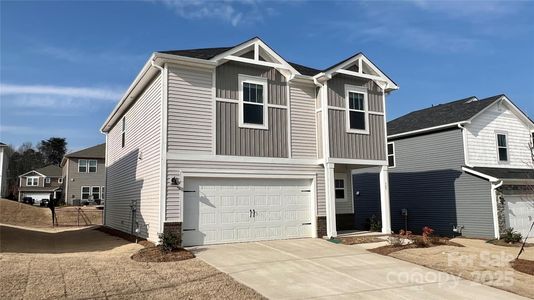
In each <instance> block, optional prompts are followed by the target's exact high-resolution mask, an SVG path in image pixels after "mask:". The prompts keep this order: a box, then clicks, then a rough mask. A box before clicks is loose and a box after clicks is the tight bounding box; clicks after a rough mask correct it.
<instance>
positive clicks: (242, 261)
mask: <svg viewBox="0 0 534 300" xmlns="http://www.w3.org/2000/svg"><path fill="white" fill-rule="evenodd" d="M194 251H195V254H196V255H197V257H199V258H200V259H202V260H204V261H206V262H207V263H209V264H211V265H212V266H214V267H216V268H217V269H219V270H221V271H223V272H225V273H228V274H230V275H231V276H232V277H233V278H234V279H236V280H237V281H239V282H241V283H243V284H245V285H247V286H249V287H251V288H253V289H255V290H256V291H258V292H259V293H261V294H262V295H264V296H266V297H268V298H271V299H304V298H324V299H328V298H336V299H345V298H346V299H354V298H358V299H375V298H376V299H378V298H380V299H384V298H385V299H525V298H522V297H520V296H517V295H515V294H511V293H508V292H505V291H502V290H499V289H495V288H492V287H489V286H485V285H480V284H477V283H474V282H471V281H467V280H464V279H461V278H459V277H456V276H452V275H449V274H446V273H442V272H438V271H434V270H431V269H427V268H424V267H421V266H418V265H415V264H412V263H408V262H404V261H401V260H398V259H395V258H391V257H386V256H382V255H378V254H373V253H370V252H368V251H366V250H364V249H363V248H361V247H358V246H345V245H337V244H333V243H330V242H328V241H325V240H320V239H298V240H284V241H268V242H254V243H239V244H226V245H216V246H208V247H197V248H194Z"/></svg>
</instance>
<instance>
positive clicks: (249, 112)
mask: <svg viewBox="0 0 534 300" xmlns="http://www.w3.org/2000/svg"><path fill="white" fill-rule="evenodd" d="M266 104H267V79H266V78H262V77H253V76H246V75H239V126H240V127H250V128H257V129H267V118H268V115H267V113H268V110H267V105H266Z"/></svg>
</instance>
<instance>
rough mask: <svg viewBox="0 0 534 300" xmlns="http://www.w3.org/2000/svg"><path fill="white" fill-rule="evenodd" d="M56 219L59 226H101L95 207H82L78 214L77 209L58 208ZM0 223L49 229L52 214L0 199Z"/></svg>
mask: <svg viewBox="0 0 534 300" xmlns="http://www.w3.org/2000/svg"><path fill="white" fill-rule="evenodd" d="M56 219H57V222H58V224H59V226H77V225H78V224H80V225H81V226H87V225H100V224H102V210H98V209H96V208H95V207H82V208H81V211H80V213H78V207H74V206H70V207H68V206H67V207H58V208H56ZM0 223H3V224H11V225H16V226H30V227H51V226H52V213H51V212H50V209H49V208H47V207H39V206H35V205H29V204H24V203H19V202H17V201H11V200H6V199H0Z"/></svg>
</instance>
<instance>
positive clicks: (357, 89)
mask: <svg viewBox="0 0 534 300" xmlns="http://www.w3.org/2000/svg"><path fill="white" fill-rule="evenodd" d="M349 93H356V94H362V95H363V108H364V110H358V109H350V105H349ZM351 111H356V112H363V113H364V121H365V129H354V128H350V112H351ZM345 119H347V120H346V123H347V124H346V126H347V132H348V133H359V134H369V103H368V97H367V89H366V88H364V87H360V86H355V85H348V84H346V85H345Z"/></svg>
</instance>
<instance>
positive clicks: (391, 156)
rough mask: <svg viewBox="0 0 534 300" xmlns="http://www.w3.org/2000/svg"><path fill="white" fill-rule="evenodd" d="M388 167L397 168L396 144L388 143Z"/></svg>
mask: <svg viewBox="0 0 534 300" xmlns="http://www.w3.org/2000/svg"><path fill="white" fill-rule="evenodd" d="M388 166H389V167H390V168H395V143H388Z"/></svg>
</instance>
